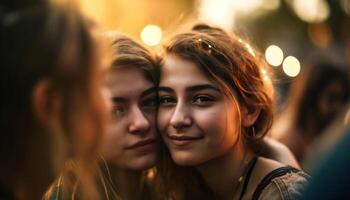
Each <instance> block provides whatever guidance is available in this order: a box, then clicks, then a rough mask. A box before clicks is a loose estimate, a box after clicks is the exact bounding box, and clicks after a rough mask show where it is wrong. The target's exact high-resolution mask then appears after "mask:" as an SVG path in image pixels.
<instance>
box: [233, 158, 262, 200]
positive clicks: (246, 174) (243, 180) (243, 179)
mask: <svg viewBox="0 0 350 200" xmlns="http://www.w3.org/2000/svg"><path fill="white" fill-rule="evenodd" d="M256 160H257V157H256V156H254V157H253V158H252V159H251V160H250V161H249V163H248V164H246V165H245V167H244V171H243V173H242V175H241V176H240V177H239V178H238V183H237V186H236V187H235V189H234V192H233V195H232V199H234V198H235V196H236V193H237V192H238V189H239V188H240V186H241V184H242V183H243V187H242V190H241V194H240V195H239V199H242V197H243V195H244V193H245V191H246V189H247V186H248V181H249V178H250V175H251V173H252V171H253V169H254V166H255V163H256Z"/></svg>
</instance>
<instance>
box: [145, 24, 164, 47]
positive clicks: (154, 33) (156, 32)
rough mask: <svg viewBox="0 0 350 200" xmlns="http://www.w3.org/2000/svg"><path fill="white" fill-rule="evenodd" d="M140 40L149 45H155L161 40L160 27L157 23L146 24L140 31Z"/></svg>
mask: <svg viewBox="0 0 350 200" xmlns="http://www.w3.org/2000/svg"><path fill="white" fill-rule="evenodd" d="M140 36H141V40H142V41H143V42H144V43H145V44H147V45H149V46H156V45H158V44H159V43H160V41H161V40H162V29H161V28H160V27H159V26H157V25H153V24H150V25H147V26H145V27H144V28H143V29H142V31H141V35H140Z"/></svg>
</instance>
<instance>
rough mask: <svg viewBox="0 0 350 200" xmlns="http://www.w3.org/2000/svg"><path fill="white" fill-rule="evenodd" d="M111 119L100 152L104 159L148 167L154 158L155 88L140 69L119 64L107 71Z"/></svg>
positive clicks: (123, 166)
mask: <svg viewBox="0 0 350 200" xmlns="http://www.w3.org/2000/svg"><path fill="white" fill-rule="evenodd" d="M107 87H108V89H109V91H110V99H111V102H112V113H111V115H112V119H111V121H110V123H109V125H108V128H107V134H106V137H105V140H104V145H103V156H104V158H105V159H106V160H107V162H108V163H110V164H113V165H116V166H118V167H122V168H125V169H132V170H144V169H148V168H150V167H152V166H153V165H154V164H155V162H156V159H157V149H156V147H157V131H156V111H157V107H156V98H157V93H156V88H155V85H154V84H153V83H152V82H150V81H148V80H147V79H146V78H145V76H144V74H143V72H142V71H141V70H139V69H136V68H127V69H126V68H123V69H117V70H113V71H111V72H110V73H109V74H108V75H107Z"/></svg>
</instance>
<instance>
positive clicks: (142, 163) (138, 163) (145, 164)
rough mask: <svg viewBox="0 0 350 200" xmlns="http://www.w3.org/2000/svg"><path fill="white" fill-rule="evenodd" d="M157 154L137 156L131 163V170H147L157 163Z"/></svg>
mask: <svg viewBox="0 0 350 200" xmlns="http://www.w3.org/2000/svg"><path fill="white" fill-rule="evenodd" d="M156 162H157V156H156V155H149V156H143V157H142V158H136V159H135V160H133V161H131V162H130V163H129V165H128V166H129V167H128V168H130V169H131V170H140V171H141V170H147V169H150V168H152V167H154V166H155V165H156Z"/></svg>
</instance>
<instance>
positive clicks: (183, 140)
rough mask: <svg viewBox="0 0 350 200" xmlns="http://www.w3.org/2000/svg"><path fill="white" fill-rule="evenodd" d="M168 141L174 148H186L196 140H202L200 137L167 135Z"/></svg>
mask: <svg viewBox="0 0 350 200" xmlns="http://www.w3.org/2000/svg"><path fill="white" fill-rule="evenodd" d="M168 138H169V139H170V141H171V142H172V143H173V144H174V145H176V146H186V145H189V144H191V143H193V142H195V141H197V140H200V139H202V138H203V137H202V136H184V135H168Z"/></svg>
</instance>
